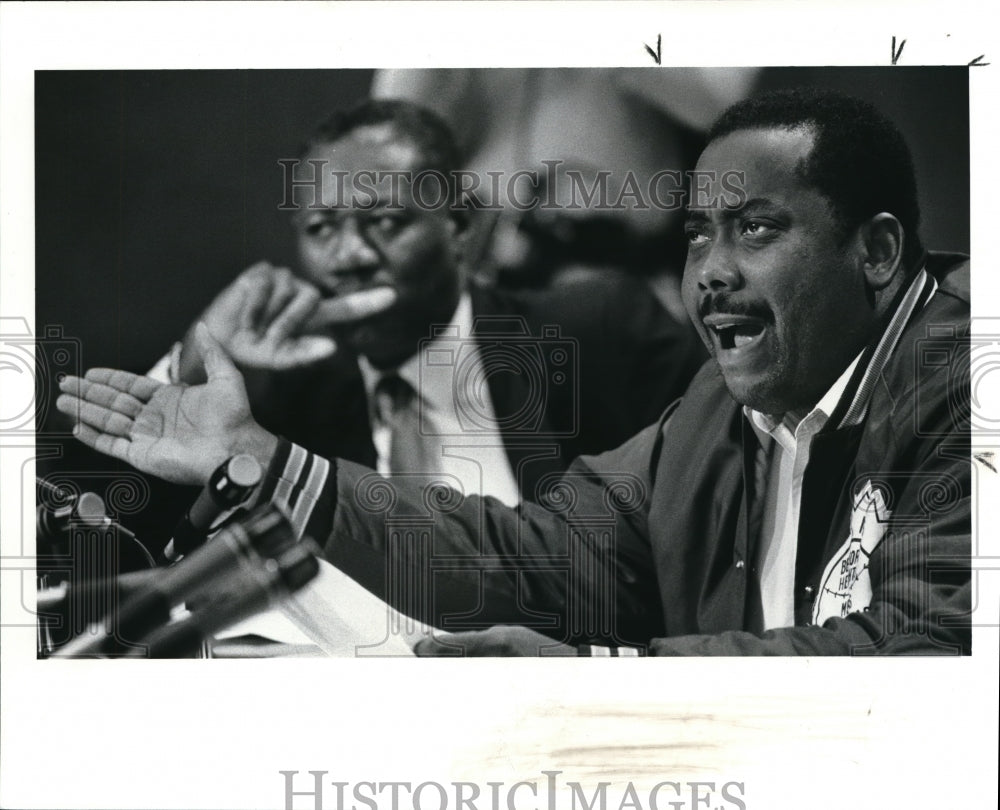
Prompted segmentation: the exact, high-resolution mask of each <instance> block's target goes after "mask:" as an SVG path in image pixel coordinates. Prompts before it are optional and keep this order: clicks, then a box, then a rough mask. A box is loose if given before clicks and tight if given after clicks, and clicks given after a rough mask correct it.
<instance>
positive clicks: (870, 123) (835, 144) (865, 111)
mask: <svg viewBox="0 0 1000 810" xmlns="http://www.w3.org/2000/svg"><path fill="white" fill-rule="evenodd" d="M802 126H806V127H810V128H811V129H812V131H813V132H814V135H815V142H814V144H813V149H812V152H811V154H810V155H809V157H808V158H806V159H805V160H804V161H803V163H802V165H801V166H800V167H799V171H800V172H801V174H802V177H803V179H804V180H805V181H806V182H808V183H809V184H810V185H811V186H812V187H813V188H816V189H817V190H818V191H819V192H820V193H821V194H823V195H824V196H825V197H826V198H827V199H828V200H829V201H830V202H831V204H832V205H833V209H834V211H835V213H836V216H837V219H838V226H839V228H840V229H841V230H842V232H843V235H844V236H846V235H847V233H848V232H850V231H851V230H853V229H854V228H855V227H856V226H857V225H859V224H861V223H862V222H864V221H865V220H867V219H869V218H870V217H872V216H874V215H875V214H878V213H880V212H883V211H885V212H888V213H890V214H892V215H893V216H895V217H896V219H898V220H899V221H900V223H901V224H902V226H903V232H904V234H905V239H904V247H903V261H904V263H905V265H906V267H907V269H909V270H913V269H915V267H914V265H915V264H916V263H917V261H919V259H920V257H921V255H922V254H923V247H922V246H921V243H920V236H919V233H918V229H919V226H920V204H919V202H918V200H917V181H916V176H915V173H914V170H913V158H912V157H911V156H910V150H909V147H907V145H906V141H905V140H904V139H903V135H902V133H900V131H899V130H898V129H897V128H896V126H895V124H893V123H892V122H891V121H890V120H889V119H888V118H886V117H885V116H884V115H882V113H881V112H879V111H878V110H877V109H876V108H875V107H874V106H873V105H871V104H869V103H868V102H866V101H862V100H861V99H859V98H854V97H853V96H849V95H846V94H844V93H838V92H835V91H832V90H820V89H817V88H811V87H805V88H796V89H792V90H776V91H772V92H768V93H763V94H761V95H758V96H752V97H750V98H748V99H746V100H744V101H740V102H737V103H736V104H734V105H733V106H732V107H730V108H729V109H728V110H726V111H725V112H724V113H723V114H722V116H721V117H720V118H719V120H718V121H716V122H715V124H714V125H713V126H712V128H711V129H710V130H709V132H708V141H709V143H711V142H712V141H714V140H716V139H718V138H721V137H723V136H724V135H729V134H730V133H732V132H736V131H737V130H741V129H765V128H771V127H779V128H787V129H795V128H797V127H802Z"/></svg>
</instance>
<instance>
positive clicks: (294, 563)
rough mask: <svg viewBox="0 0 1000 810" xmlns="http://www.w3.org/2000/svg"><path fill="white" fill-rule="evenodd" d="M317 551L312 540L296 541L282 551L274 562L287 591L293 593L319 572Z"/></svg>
mask: <svg viewBox="0 0 1000 810" xmlns="http://www.w3.org/2000/svg"><path fill="white" fill-rule="evenodd" d="M317 552H319V548H317V546H316V544H315V543H313V542H312V540H305V541H303V542H301V543H296V544H295V545H294V546H292V547H291V548H289V549H286V550H285V551H284V552H282V554H281V556H280V557H278V559H277V560H276V562H277V563H278V573H279V575H280V576H281V581H282V583H283V584H284V586H285V587H286V588H287V589H288V592H289V593H294V592H295V591H297V590H298V589H299V588H301V587H302V586H303V585H305V584H306V583H308V582H309V581H310V580H312V579H313V578H314V577H315V576H316V575H317V574H318V573H319V560H317V559H316V553H317Z"/></svg>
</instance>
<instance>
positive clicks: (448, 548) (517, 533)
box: [260, 425, 662, 645]
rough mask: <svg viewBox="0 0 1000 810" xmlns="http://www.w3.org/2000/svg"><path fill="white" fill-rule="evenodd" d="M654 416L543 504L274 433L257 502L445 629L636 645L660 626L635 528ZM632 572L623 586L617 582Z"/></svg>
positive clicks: (354, 573) (640, 532) (347, 568)
mask: <svg viewBox="0 0 1000 810" xmlns="http://www.w3.org/2000/svg"><path fill="white" fill-rule="evenodd" d="M659 428H660V426H659V425H653V426H650V427H649V428H647V430H645V431H643V432H642V433H640V434H638V435H637V436H635V437H634V438H633V439H632V440H630V441H629V442H626V444H624V445H623V446H621V447H620V448H618V449H617V450H614V451H611V452H609V453H605V454H602V455H601V456H598V457H591V458H588V457H583V458H580V459H577V461H576V462H574V464H573V465H572V467H571V468H570V469H569V470H568V471H567V472H566V473H565V474H564V476H563V477H562V479H561V481H560V483H559V485H557V486H556V487H554V488H553V489H552V490H551V491H550V492H549V494H548V496H547V497H546V499H545V501H544V503H541V504H538V503H528V502H526V503H524V504H522V505H521V506H520V507H518V508H517V509H511V508H509V507H506V506H504V505H503V504H502V503H500V502H499V501H497V500H495V499H492V498H480V497H476V496H472V497H466V498H462V497H461V496H459V495H457V494H456V493H455V492H454V491H453V490H450V489H448V488H447V487H445V486H442V484H441V483H440V481H435V479H434V478H433V477H428V476H419V475H414V476H397V477H394V478H391V479H387V478H384V477H382V476H379V475H378V474H377V473H375V472H373V471H372V470H369V469H367V468H365V467H362V466H360V465H357V464H354V463H351V462H348V461H344V460H340V459H338V460H336V461H328V460H326V459H323V458H321V457H319V456H316V455H314V454H311V453H309V452H307V451H306V450H304V449H303V448H301V447H299V446H298V445H294V444H291V443H289V442H282V443H281V445H280V447H279V450H278V453H277V455H276V456H275V458H274V460H273V461H272V464H271V466H270V468H269V471H268V476H267V479H266V481H265V486H264V489H263V490H262V492H261V493H260V499H269V500H271V501H273V502H275V503H277V504H279V505H280V506H282V507H283V508H284V509H285V510H286V512H287V513H288V515H289V517H290V519H291V522H292V525H293V527H294V528H295V531H296V533H297V535H298V536H300V537H301V536H310V537H313V538H315V539H318V540H320V541H321V542H320V545H321V546H322V547H323V552H324V556H325V557H326V558H327V559H328V560H329V561H330V562H331V563H332V564H334V565H335V566H337V567H338V568H340V569H341V570H342V571H344V572H345V573H346V574H348V575H349V576H351V577H353V578H354V579H356V580H357V581H358V582H360V583H361V584H362V585H364V586H365V587H366V588H368V589H369V590H370V591H372V592H373V593H375V595H376V596H378V597H380V598H381V599H383V600H385V601H386V602H388V603H389V604H391V605H392V606H393V607H395V608H396V609H397V610H400V611H401V612H403V613H405V614H407V615H410V616H412V617H413V618H416V619H419V620H420V621H424V622H427V623H429V624H432V625H435V626H437V627H441V628H443V629H451V630H458V629H481V628H482V627H485V626H490V625H491V624H497V623H517V624H524V625H526V626H530V627H534V628H535V629H538V630H539V631H541V632H544V633H546V634H548V635H550V636H552V637H554V638H557V639H559V640H566V641H569V642H571V643H583V642H585V641H588V640H590V639H592V638H594V637H596V638H599V639H601V640H602V641H603V642H604V643H613V644H622V645H636V644H642V643H645V641H646V640H647V639H649V638H650V637H651V636H653V635H655V634H656V633H657V632H662V629H661V627H662V617H661V609H660V603H659V596H658V591H657V589H656V586H655V582H653V581H652V580H653V579H654V578H653V577H651V576H650V573H649V572H651V571H652V570H653V565H652V560H651V556H650V552H649V540H648V530H647V527H646V514H647V504H646V496H647V493H648V492H649V486H648V482H649V473H648V469H649V460H648V459H649V454H650V449H651V447H652V446H653V445H654V444H655V443H656V436H657V433H658V431H659ZM622 583H630V585H629V587H621V584H622Z"/></svg>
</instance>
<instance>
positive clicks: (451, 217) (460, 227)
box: [448, 208, 469, 261]
mask: <svg viewBox="0 0 1000 810" xmlns="http://www.w3.org/2000/svg"><path fill="white" fill-rule="evenodd" d="M448 229H449V231H450V235H451V246H452V251H453V253H454V258H455V260H456V261H461V260H462V259H463V258H464V257H465V251H466V243H467V242H468V240H469V212H468V211H464V210H462V209H459V208H453V209H452V210H451V211H449V212H448Z"/></svg>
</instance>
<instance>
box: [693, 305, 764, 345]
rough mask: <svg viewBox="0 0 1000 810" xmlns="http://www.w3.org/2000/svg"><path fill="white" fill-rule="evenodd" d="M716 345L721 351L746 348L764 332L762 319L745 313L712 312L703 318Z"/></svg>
mask: <svg viewBox="0 0 1000 810" xmlns="http://www.w3.org/2000/svg"><path fill="white" fill-rule="evenodd" d="M703 323H704V324H705V326H706V327H708V331H709V333H710V334H711V335H712V338H713V340H714V341H715V343H716V346H717V347H718V348H719V349H721V350H722V351H733V350H735V349H743V348H746V347H748V346H750V345H752V344H753V343H755V342H756V341H757V340H758V339H759V338H760V336H761V335H763V334H764V326H765V324H764V321H762V320H760V319H759V318H751V317H748V316H745V315H723V314H718V313H714V314H712V315H708V316H707V317H705V318H704V319H703Z"/></svg>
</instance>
